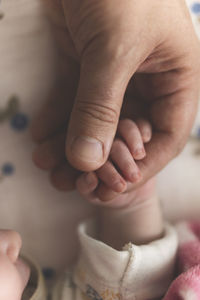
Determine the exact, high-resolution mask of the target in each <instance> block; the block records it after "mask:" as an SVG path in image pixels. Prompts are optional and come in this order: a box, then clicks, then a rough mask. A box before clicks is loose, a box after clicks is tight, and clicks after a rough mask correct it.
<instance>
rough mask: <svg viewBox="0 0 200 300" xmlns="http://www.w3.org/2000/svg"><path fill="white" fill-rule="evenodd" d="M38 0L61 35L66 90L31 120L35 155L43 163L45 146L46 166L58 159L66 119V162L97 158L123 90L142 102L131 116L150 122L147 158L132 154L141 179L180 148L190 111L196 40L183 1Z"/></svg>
mask: <svg viewBox="0 0 200 300" xmlns="http://www.w3.org/2000/svg"><path fill="white" fill-rule="evenodd" d="M44 1H45V2H46V3H47V5H48V6H49V7H50V10H49V11H50V12H51V15H52V19H53V22H54V24H55V29H56V31H57V36H58V38H59V42H60V43H61V49H62V58H63V62H65V63H63V68H64V69H65V70H64V71H65V75H64V76H63V78H64V81H65V84H66V90H65V91H66V94H65V96H64V97H62V99H61V100H58V97H56V98H54V100H51V104H50V105H49V104H48V105H47V106H45V108H44V109H43V111H42V112H41V114H40V116H39V117H38V119H37V120H36V121H35V123H34V125H33V135H34V137H35V140H37V141H39V142H40V143H41V145H40V146H39V148H38V149H37V151H36V153H35V161H37V164H38V165H40V166H41V167H42V157H43V156H44V155H43V154H42V153H44V152H45V153H47V152H48V153H49V157H50V156H51V163H50V162H49V163H48V161H47V160H46V166H45V168H46V169H54V168H55V167H56V166H59V164H61V155H60V154H59V155H60V159H58V156H59V155H58V153H57V152H59V151H58V150H56V151H55V148H56V149H58V148H59V145H60V144H59V142H58V140H59V139H58V136H57V135H56V134H57V132H58V131H59V130H60V128H61V127H62V126H63V124H65V128H66V127H67V142H66V155H67V158H68V160H69V162H70V164H72V166H74V167H75V168H77V169H79V170H82V171H91V170H95V169H97V168H99V167H100V166H102V165H103V164H104V162H105V161H106V159H107V157H108V155H109V151H110V147H111V145H112V141H113V138H114V136H115V132H116V128H117V124H118V119H119V116H120V110H121V106H122V102H123V98H124V94H125V91H126V90H127V95H128V97H129V99H130V98H131V100H132V104H133V107H135V106H136V107H139V108H140V109H139V110H138V111H137V114H136V115H137V117H140V115H141V116H142V117H143V118H144V117H146V118H148V119H149V120H150V122H151V124H152V127H153V138H152V140H151V142H150V143H149V144H148V145H147V147H146V152H147V155H146V158H145V159H144V160H143V161H141V162H138V166H139V168H140V171H141V173H142V178H143V179H142V181H141V183H142V182H144V181H146V180H147V179H148V178H150V177H152V176H153V175H154V174H155V173H157V172H158V171H159V170H160V169H162V168H163V167H164V165H165V164H167V162H168V161H169V160H171V159H172V158H173V157H175V156H176V155H177V154H178V153H179V152H180V150H181V149H182V147H183V146H184V144H185V142H186V140H187V137H188V134H189V132H190V129H191V126H192V123H193V119H194V116H195V112H196V107H197V99H198V92H199V78H200V76H199V75H200V71H199V65H200V64H199V53H200V48H199V42H198V40H197V37H196V35H195V33H194V29H193V25H192V23H191V20H190V16H189V13H188V10H187V7H186V5H185V1H184V0H171V1H165V2H162V1H159V0H153V1H146V0H140V1H135V0H133V1H130V0H124V1H120V0H109V1H106V0H102V1H98V0H84V1H82V0H63V1H62V7H61V1H59V0H57V1H56V0H44ZM63 12H64V15H62V13H63ZM63 95H64V94H63ZM52 103H53V105H52ZM52 107H53V109H52ZM70 113H71V116H70V119H69V124H68V125H66V123H67V122H68V118H69V115H70ZM131 113H133V112H131ZM64 134H65V133H63V134H62V144H63V143H64V142H63V141H64V139H63V137H64ZM52 144H53V146H52ZM45 147H46V148H45ZM44 148H45V151H44ZM52 149H53V150H52ZM47 157H48V155H47ZM62 159H63V153H62ZM52 161H53V163H52ZM61 168H62V167H61ZM58 170H59V168H57V171H56V172H57V173H56V174H55V173H54V175H55V177H57V181H59V180H63V181H64V176H65V175H66V173H67V172H68V169H67V171H66V172H65V175H63V173H62V172H60V173H59V171H58ZM61 173H62V174H61ZM68 174H69V172H68ZM68 177H69V176H68Z"/></svg>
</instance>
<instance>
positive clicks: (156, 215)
mask: <svg viewBox="0 0 200 300" xmlns="http://www.w3.org/2000/svg"><path fill="white" fill-rule="evenodd" d="M117 133H118V134H117V137H116V138H115V139H114V142H113V145H112V147H111V152H110V156H109V159H108V161H107V162H105V164H104V165H103V166H102V167H101V168H100V169H99V170H97V171H96V172H90V173H85V174H83V175H82V176H80V177H79V179H78V180H77V190H78V191H79V193H80V194H81V196H82V197H83V198H85V199H86V200H87V201H89V202H90V203H92V204H94V205H98V206H99V210H98V217H99V239H100V240H102V241H103V242H105V243H106V244H108V245H110V246H111V247H113V248H115V249H117V250H121V249H122V247H123V246H124V245H125V244H127V243H128V242H130V241H131V242H132V243H134V244H138V245H141V244H146V243H149V242H151V241H154V240H156V239H159V238H161V237H162V235H163V232H164V224H163V218H162V213H161V208H160V203H159V200H158V197H157V196H156V192H155V179H154V178H153V179H151V180H149V181H148V182H146V183H145V184H143V185H142V186H140V187H139V188H137V189H134V182H135V181H136V180H140V177H138V178H137V179H136V177H135V175H134V177H133V178H132V176H130V174H132V173H133V172H134V174H135V171H136V170H138V169H137V163H138V162H139V160H140V159H141V160H142V159H143V158H144V157H145V155H146V154H145V145H144V143H148V142H150V141H151V136H152V130H151V126H150V124H149V123H148V122H145V121H144V120H139V121H138V122H137V123H134V122H133V121H131V120H130V119H126V120H121V121H120V122H119V125H118V130H117ZM122 145H123V146H122ZM136 149H140V151H139V153H138V151H136ZM141 150H142V151H141ZM116 156H117V159H116V160H113V157H114V158H116ZM135 157H136V158H137V162H135V160H134V159H135ZM113 170H115V172H114V171H113ZM129 170H130V172H131V173H129V172H128V171H129ZM116 173H117V175H116ZM116 178H117V179H116ZM113 179H114V180H113ZM117 180H118V182H122V181H124V184H125V185H126V186H125V187H124V189H123V190H121V193H120V191H119V190H117V188H118V185H116V181H117ZM120 180H121V181H120ZM113 183H115V184H113Z"/></svg>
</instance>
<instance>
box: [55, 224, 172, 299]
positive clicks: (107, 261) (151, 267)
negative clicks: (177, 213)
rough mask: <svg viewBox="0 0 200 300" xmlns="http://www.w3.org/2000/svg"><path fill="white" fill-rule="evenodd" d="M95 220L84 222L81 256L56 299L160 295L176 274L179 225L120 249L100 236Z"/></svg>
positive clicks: (80, 228) (57, 293)
mask: <svg viewBox="0 0 200 300" xmlns="http://www.w3.org/2000/svg"><path fill="white" fill-rule="evenodd" d="M96 228H97V226H96V224H95V221H94V220H90V221H87V222H84V223H82V224H80V226H79V228H78V235H79V240H80V245H81V252H80V257H79V260H78V262H77V264H76V265H75V267H74V268H73V270H72V271H71V272H66V273H65V274H64V275H63V278H62V279H61V280H59V281H58V283H57V285H56V288H55V290H54V294H53V300H119V299H123V300H134V299H135V300H136V299H137V300H147V299H152V300H153V299H160V298H161V297H162V296H163V295H164V294H165V292H166V291H167V289H168V287H169V285H170V283H171V281H172V280H173V277H174V265H175V259H176V252H177V236H176V232H175V229H174V228H173V227H172V226H170V225H168V224H166V226H165V232H164V236H163V237H162V238H161V239H159V240H156V241H154V242H151V243H149V244H146V245H141V246H137V245H134V244H132V243H128V244H127V245H125V246H124V247H123V249H122V250H121V251H117V250H115V249H113V248H111V247H110V246H108V245H106V244H104V243H103V242H101V241H100V240H98V239H97V229H96Z"/></svg>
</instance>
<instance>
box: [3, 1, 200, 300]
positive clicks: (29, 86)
mask: <svg viewBox="0 0 200 300" xmlns="http://www.w3.org/2000/svg"><path fill="white" fill-rule="evenodd" d="M188 5H189V7H190V9H191V13H192V18H193V21H194V24H195V26H196V30H197V33H198V32H200V31H199V25H200V23H199V17H200V2H199V1H192V0H189V1H188ZM0 39H1V43H0V57H1V59H0V74H1V81H0V95H1V97H0V136H1V141H2V142H1V144H0V195H1V196H0V200H1V201H0V228H7V229H14V230H17V231H18V232H19V233H20V234H21V236H22V238H23V252H24V253H30V254H31V256H33V257H34V259H36V260H37V261H38V262H39V265H40V267H41V268H42V271H41V270H40V267H39V266H37V264H35V263H32V262H29V265H30V266H31V279H30V282H29V285H28V287H27V289H26V291H25V293H24V295H23V300H27V299H31V300H45V299H46V297H47V296H46V295H47V288H45V285H44V277H46V278H48V279H49V280H52V281H53V280H54V278H55V277H56V276H55V275H56V273H59V272H60V271H61V270H62V269H64V267H65V266H68V267H69V265H70V264H71V262H73V261H74V259H76V255H77V249H79V244H78V238H77V235H76V228H77V224H78V223H80V224H81V225H79V229H78V236H79V240H80V245H81V253H80V257H79V260H78V263H77V264H76V265H75V267H73V269H72V270H69V272H68V271H67V272H65V273H64V275H63V276H61V278H60V279H59V280H58V282H57V284H56V286H55V288H54V289H53V291H52V297H53V300H66V299H67V300H79V299H83V300H84V299H88V300H89V299H92V300H102V299H103V300H105V299H106V300H110V299H112V300H113V299H123V300H126V299H137V300H138V299H139V300H140V299H145V300H147V299H149V300H150V299H156V298H158V299H159V298H161V297H162V296H163V295H164V293H165V292H166V290H167V289H168V286H169V284H170V282H171V281H172V278H174V276H173V275H174V274H173V268H174V260H175V255H176V249H177V238H176V233H175V230H174V229H173V227H171V226H170V225H166V227H165V234H164V236H163V238H162V239H160V240H157V241H155V242H152V243H150V244H148V245H143V246H136V245H133V244H128V245H125V247H124V248H123V249H122V251H116V250H114V249H112V248H111V247H109V246H107V245H105V244H103V243H102V242H101V241H98V238H97V236H96V233H95V226H94V223H91V222H89V221H86V220H87V219H88V217H90V216H91V215H93V214H94V208H93V207H91V206H90V205H89V204H88V203H86V202H85V201H84V200H83V199H81V198H80V197H79V196H78V194H77V193H75V192H73V193H61V192H58V191H56V190H55V189H54V188H53V187H52V186H51V184H50V182H49V180H48V174H46V173H45V172H42V171H41V170H39V169H37V168H36V167H35V166H34V164H33V163H32V159H31V153H32V151H33V150H34V147H35V146H34V143H33V142H32V140H31V137H30V133H29V124H30V122H31V119H32V118H33V117H34V116H35V114H36V113H37V111H38V110H39V109H40V107H41V105H42V104H43V103H44V102H45V101H46V100H47V99H48V95H49V93H50V90H51V86H52V85H54V83H55V81H56V70H57V69H56V63H57V52H56V47H55V43H54V40H53V37H52V34H51V29H50V26H49V22H48V20H47V18H46V16H45V10H44V8H43V6H42V1H41V2H40V1H38V0H32V1H29V0H3V1H2V2H1V4H0ZM198 124H200V123H198V121H197V123H196V125H195V126H196V127H195V128H194V131H193V133H194V136H195V137H198V126H199V125H198ZM196 140H197V139H196ZM196 140H195V141H192V142H191V143H190V144H189V146H188V147H189V150H188V148H187V147H186V150H185V152H184V153H183V155H182V156H180V158H178V159H180V160H181V163H180V165H181V166H182V165H184V163H185V162H186V161H187V159H188V166H191V164H190V162H191V161H190V160H191V157H192V159H193V160H194V162H193V164H194V165H195V169H194V173H193V174H194V178H192V184H194V183H195V182H197V180H196V178H198V176H197V175H198V174H199V172H200V171H199V170H200V167H198V163H200V160H199V158H198V157H195V158H194V157H193V156H192V155H191V153H190V150H191V147H193V144H194V143H195V145H196V143H198V142H197V141H196ZM191 145H192V146H191ZM192 149H193V148H192ZM192 151H193V150H192ZM185 156H187V159H185ZM177 161H178V162H179V160H177ZM177 167H178V169H180V168H179V167H180V166H179V163H178V166H177V164H176V166H175V167H174V163H172V165H170V166H169V167H168V168H167V169H166V171H164V172H163V173H162V174H161V175H160V181H159V191H160V195H161V199H163V205H164V211H165V212H166V216H167V217H168V218H171V219H175V218H177V214H178V213H179V211H181V209H180V208H182V206H183V205H180V204H181V201H182V199H183V198H184V197H186V196H187V199H186V200H187V201H185V203H189V205H188V204H187V205H188V207H192V204H191V202H190V200H191V199H196V198H195V197H192V196H191V192H192V189H189V191H188V193H189V195H187V193H184V192H183V195H179V194H177V190H178V191H179V189H178V188H177V186H178V183H177V181H176V180H174V177H173V176H171V174H176V171H174V169H177ZM172 169H173V172H172ZM168 172H170V176H168ZM179 173H180V178H182V177H181V176H184V175H185V174H186V172H183V171H182V169H181V172H179ZM166 174H167V175H166ZM174 176H175V175H174ZM166 177H167V180H166ZM172 177H173V178H172ZM171 178H172V181H173V182H172V183H171V185H172V186H173V188H170V187H169V185H166V182H168V183H169V182H170V179H171ZM183 180H185V178H183ZM185 181H187V182H188V180H185ZM174 183H176V186H175V187H174V185H173V184H174ZM179 186H180V187H181V189H180V190H181V191H183V190H184V188H183V187H185V190H188V186H187V184H185V183H182V182H180V184H179ZM166 189H167V190H166ZM193 190H194V189H193ZM171 192H173V193H174V194H173V195H171V194H169V193H171ZM196 194H197V197H198V201H196V205H198V209H196V211H197V212H198V214H200V205H199V195H200V189H199V183H198V182H197V193H196ZM179 199H180V202H179ZM174 200H176V201H174ZM170 201H172V202H173V204H174V205H175V202H176V203H177V207H178V209H177V211H176V210H174V206H173V205H168V206H167V204H168V203H169V202H170ZM171 207H173V209H172V210H173V211H170V209H171ZM196 207H197V206H196ZM174 211H176V216H175V215H173V213H174ZM92 224H93V225H92ZM195 274H196V273H195ZM170 291H172V292H170ZM173 291H174V289H173V286H172V289H171V290H169V294H167V295H166V297H167V296H168V295H170V293H173ZM186 295H187V294H186ZM187 297H188V296H187ZM168 299H169V298H168ZM168 299H167V300H168ZM183 299H185V300H187V299H189V300H192V298H183ZM194 299H195V298H194ZM197 299H198V298H197ZM170 300H173V298H170ZM174 300H175V298H174Z"/></svg>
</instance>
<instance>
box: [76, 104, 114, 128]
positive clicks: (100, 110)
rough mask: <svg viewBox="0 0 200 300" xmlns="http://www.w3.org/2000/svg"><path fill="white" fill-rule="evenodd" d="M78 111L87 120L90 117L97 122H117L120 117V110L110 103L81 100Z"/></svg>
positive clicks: (111, 123)
mask: <svg viewBox="0 0 200 300" xmlns="http://www.w3.org/2000/svg"><path fill="white" fill-rule="evenodd" d="M77 110H78V113H80V114H81V115H82V118H85V119H86V120H87V119H88V117H89V118H92V119H94V120H95V121H96V122H100V123H102V122H103V123H105V124H110V125H113V124H116V123H117V121H118V118H119V112H118V111H117V109H114V108H112V107H110V106H108V105H103V104H99V103H90V102H86V101H81V102H79V105H78V107H77Z"/></svg>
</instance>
